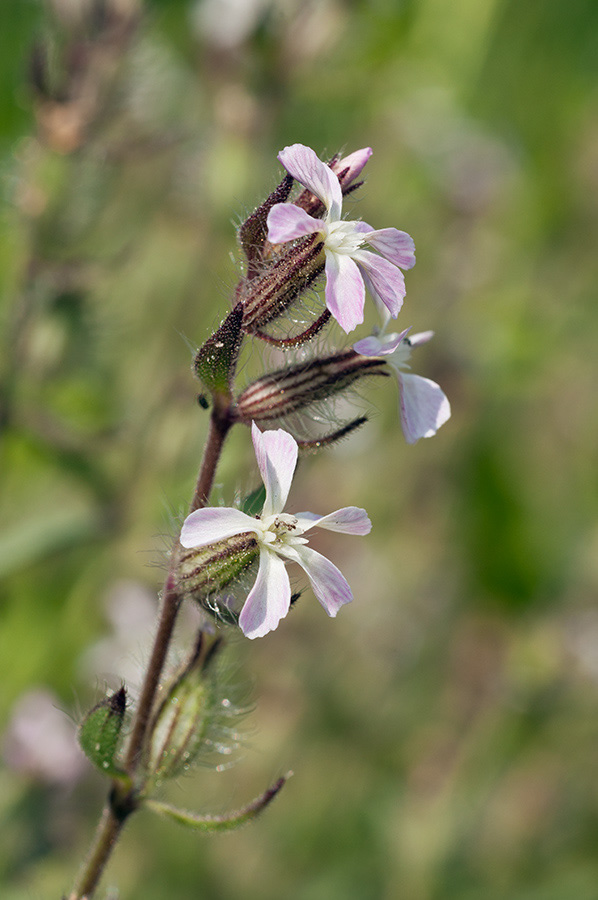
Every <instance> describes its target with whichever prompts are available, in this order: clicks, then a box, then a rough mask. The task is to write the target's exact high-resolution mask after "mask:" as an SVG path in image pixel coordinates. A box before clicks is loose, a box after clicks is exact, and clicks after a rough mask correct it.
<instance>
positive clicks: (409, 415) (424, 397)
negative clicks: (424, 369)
mask: <svg viewBox="0 0 598 900" xmlns="http://www.w3.org/2000/svg"><path fill="white" fill-rule="evenodd" d="M409 331H410V329H409V328H406V329H405V330H404V331H402V332H401V333H400V334H387V335H385V336H384V335H382V334H380V335H379V336H378V337H376V336H373V335H372V336H371V337H367V338H364V339H363V340H361V341H357V343H356V344H354V345H353V349H354V350H355V352H356V353H360V354H361V355H362V356H384V357H386V362H387V363H388V365H389V366H391V368H392V369H393V370H394V372H395V375H396V377H397V381H398V383H399V395H400V400H399V413H400V416H401V426H402V428H403V434H404V435H405V440H406V441H407V443H408V444H414V443H415V442H416V441H418V440H419V439H420V438H422V437H432V435H433V434H436V432H437V431H438V429H439V428H440V426H441V425H444V423H445V422H446V421H447V419H449V418H450V415H451V406H450V403H449V401H448V399H447V397H446V395H445V394H444V392H443V390H442V389H441V388H440V387H439V386H438V385H437V384H436V382H435V381H431V380H430V379H429V378H422V377H421V375H411V374H410V373H409V372H406V371H404V370H405V369H409V368H410V366H409V365H408V360H409V357H410V356H411V350H412V349H413V347H419V345H420V344H425V343H426V342H427V341H429V340H430V338H432V337H433V336H434V332H433V331H422V332H421V333H420V334H414V335H413V336H412V337H407V335H408V333H409Z"/></svg>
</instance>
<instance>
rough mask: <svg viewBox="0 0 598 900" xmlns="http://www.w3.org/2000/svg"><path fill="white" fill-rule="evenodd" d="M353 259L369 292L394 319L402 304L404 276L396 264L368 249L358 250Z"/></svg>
mask: <svg viewBox="0 0 598 900" xmlns="http://www.w3.org/2000/svg"><path fill="white" fill-rule="evenodd" d="M353 259H354V260H355V262H356V263H357V265H358V266H359V269H360V271H361V274H362V275H363V279H364V281H365V283H366V285H367V287H368V290H369V292H370V293H371V294H372V296H373V297H374V298H375V299H378V300H379V301H381V302H382V303H383V304H384V306H385V307H386V308H387V309H388V311H389V313H390V315H391V316H392V318H393V319H395V318H396V317H397V316H398V314H399V312H400V310H401V306H402V305H403V298H404V296H405V278H404V277H403V273H402V272H401V270H400V269H399V268H397V266H395V265H393V264H392V263H391V262H388V260H387V259H384V258H383V257H382V256H378V255H377V254H376V253H371V252H370V251H369V250H358V251H357V252H356V253H354V254H353Z"/></svg>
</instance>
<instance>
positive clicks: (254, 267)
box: [69, 144, 450, 900]
mask: <svg viewBox="0 0 598 900" xmlns="http://www.w3.org/2000/svg"><path fill="white" fill-rule="evenodd" d="M370 156H371V150H370V149H369V148H366V149H363V150H359V151H357V152H355V153H352V154H350V155H349V156H347V157H344V158H342V157H335V158H334V159H332V160H331V161H330V162H329V163H328V164H326V163H324V162H322V161H321V160H320V159H319V158H318V157H317V155H316V154H315V152H314V151H313V150H311V149H310V148H308V147H304V146H303V145H301V144H294V145H292V146H290V147H286V148H285V149H284V150H282V151H281V153H280V154H279V160H280V162H281V163H282V165H283V166H284V168H285V170H286V174H285V175H284V177H283V179H282V181H281V183H280V184H279V185H278V187H277V188H276V189H275V190H274V191H273V192H272V193H271V194H270V196H269V197H268V198H266V200H265V201H264V202H263V203H262V204H261V205H260V206H259V207H258V208H257V209H256V210H255V211H254V212H253V213H252V214H251V215H250V216H249V217H248V218H247V220H246V221H245V222H244V223H243V224H242V225H241V227H240V229H239V235H238V237H239V243H240V246H241V249H242V252H243V254H244V271H243V273H242V276H241V278H240V280H239V282H238V285H237V287H236V289H235V292H234V296H233V299H232V303H231V308H230V311H229V312H228V313H227V314H226V315H225V317H224V319H223V321H222V324H221V325H220V326H219V328H217V329H216V331H215V332H214V333H213V334H212V335H211V336H210V337H209V338H208V339H207V340H206V341H205V343H204V344H203V345H202V346H201V347H200V348H199V350H198V351H197V353H196V354H195V357H194V361H193V369H194V372H195V375H196V376H197V378H198V379H199V382H200V384H201V394H200V397H201V405H202V406H203V407H204V408H209V409H210V421H209V429H208V434H207V438H206V444H205V449H204V453H203V459H202V461H201V464H200V468H199V475H198V478H197V483H196V486H195V491H194V494H193V497H192V499H191V503H190V508H189V512H188V515H187V516H186V517H185V518H184V521H182V522H181V523H180V528H179V529H178V532H177V534H176V536H174V537H173V541H172V548H171V552H170V557H169V565H168V573H167V576H166V581H165V584H164V588H163V591H162V594H161V611H160V618H159V622H158V626H157V630H156V637H155V641H154V645H153V649H152V652H151V655H150V659H149V663H148V666H147V670H146V672H145V676H144V681H143V685H142V688H141V692H140V695H139V699H138V700H137V702H136V704H134V707H133V708H130V706H131V703H130V701H129V695H128V693H127V690H126V687H125V686H123V687H122V688H121V689H120V690H118V691H117V692H115V693H114V694H111V695H110V696H108V697H106V698H104V699H103V700H101V701H100V702H99V703H98V704H97V705H96V706H95V707H94V708H93V709H92V710H91V711H90V712H89V713H88V714H87V715H86V716H85V717H84V719H83V721H82V723H81V725H80V728H79V739H80V744H81V746H82V748H83V749H84V751H85V752H86V754H87V756H88V757H89V759H90V760H91V761H92V763H94V764H95V766H96V767H97V768H98V769H99V770H100V771H101V772H103V773H104V774H105V775H107V776H108V777H109V779H110V781H111V788H110V792H109V795H108V800H107V802H106V806H105V809H104V812H103V815H102V817H101V820H100V823H99V825H98V828H97V832H96V836H95V838H94V841H93V844H92V847H91V849H90V852H89V855H88V857H87V859H86V861H85V862H84V864H83V866H82V868H81V871H80V873H79V875H78V877H77V880H76V882H75V885H74V887H73V889H72V892H71V894H70V895H69V900H82V898H84V897H91V896H93V894H94V892H95V890H96V888H97V885H98V882H99V880H100V877H101V875H102V872H103V871H104V868H105V866H106V863H107V861H108V858H109V856H110V853H111V851H112V849H113V847H114V845H115V843H116V841H117V840H118V838H119V836H120V833H121V831H122V828H123V825H124V824H125V822H126V821H127V820H128V818H129V816H130V815H131V814H132V813H133V812H135V811H137V810H139V809H141V808H145V809H149V810H152V811H154V812H157V813H159V814H161V815H164V816H167V817H169V818H172V819H174V820H175V821H177V822H179V823H181V824H184V825H186V826H188V827H189V828H193V829H196V830H198V831H201V832H206V833H209V832H212V831H222V830H228V829H231V828H234V827H236V826H237V825H240V824H243V823H244V822H247V821H249V820H250V819H252V818H254V817H255V816H256V815H258V814H259V813H260V812H261V811H262V810H263V809H264V808H265V807H266V806H267V805H268V804H269V802H270V801H271V800H272V799H273V797H274V796H275V795H276V794H277V793H278V791H279V790H280V788H281V787H282V786H283V784H284V782H285V778H281V779H280V780H279V781H278V782H277V783H276V784H274V785H272V786H271V787H270V788H269V789H268V790H266V791H265V792H264V793H263V794H262V795H261V796H260V797H257V798H256V799H255V800H253V801H251V802H250V803H248V804H247V806H245V807H244V808H243V809H241V810H238V811H235V812H232V813H230V814H228V815H224V816H200V815H198V814H197V813H195V812H189V811H186V810H181V809H176V808H174V807H171V806H168V805H167V804H164V803H162V801H161V800H160V799H159V798H158V796H157V793H159V790H160V787H161V786H162V785H163V784H164V782H167V781H168V780H169V779H171V778H174V777H177V776H178V775H180V773H181V772H183V771H186V770H187V769H188V768H189V767H190V766H191V765H193V764H194V763H195V762H197V761H200V760H201V759H202V757H203V756H205V754H206V753H208V752H209V751H210V748H213V747H214V744H215V737H214V736H215V735H216V734H217V733H218V731H219V729H220V731H222V729H226V728H227V727H228V726H227V723H226V722H223V721H221V720H222V715H223V709H225V708H226V705H227V704H226V703H224V702H223V693H222V688H221V674H220V669H219V666H218V657H219V651H220V649H221V647H222V645H223V643H224V641H225V639H226V635H227V632H228V631H230V630H236V631H240V632H241V633H242V634H243V635H244V636H245V637H247V638H251V639H255V638H260V637H264V636H266V635H271V632H273V631H274V630H275V629H276V628H277V627H279V626H280V624H281V622H282V621H283V620H284V618H285V616H286V615H287V613H288V611H289V609H290V607H291V605H292V604H293V602H294V600H296V599H297V597H296V595H295V596H292V593H291V583H290V580H289V574H288V571H287V565H289V564H295V565H297V566H298V567H300V569H302V570H303V572H304V574H305V575H306V576H307V581H308V582H309V585H310V587H311V590H312V591H313V594H314V595H315V597H316V598H317V599H318V601H319V602H320V604H321V605H322V606H323V608H324V610H325V612H326V613H327V614H328V615H329V616H336V615H337V613H339V611H340V610H341V609H342V607H343V606H344V605H345V604H347V603H349V602H350V601H351V600H353V594H352V592H351V588H350V586H349V584H348V582H347V580H346V579H345V577H344V576H343V575H342V573H341V572H340V571H339V569H338V568H337V567H336V565H335V564H334V562H332V561H331V560H328V559H327V558H326V557H325V556H323V555H322V554H321V553H319V552H318V550H317V549H316V547H317V536H316V535H317V529H328V530H330V531H336V532H340V533H343V534H346V535H349V536H365V535H367V534H368V533H369V531H370V529H371V527H372V523H371V522H370V519H369V518H368V515H367V513H366V511H365V510H363V509H360V508H358V507H355V506H350V505H348V506H340V504H339V508H338V509H336V511H334V512H330V513H327V514H326V513H322V511H318V512H293V511H292V509H293V507H292V504H291V503H290V499H289V498H292V491H291V482H292V479H293V476H294V473H295V469H296V466H297V462H298V458H299V455H300V454H301V453H305V452H307V451H317V450H321V449H325V448H326V447H328V446H329V445H330V444H332V443H334V442H335V441H337V440H338V439H340V438H341V437H344V436H345V435H347V434H349V433H351V432H352V431H354V430H355V429H356V428H358V427H360V426H362V425H363V424H364V423H365V421H366V417H365V416H360V417H359V418H356V419H353V420H349V421H346V422H343V423H338V422H335V423H332V422H331V423H330V424H329V425H328V427H326V428H325V429H324V432H323V433H322V429H321V427H320V432H319V433H318V434H317V436H315V428H314V434H313V435H310V436H307V437H305V434H299V432H298V431H297V430H296V428H295V426H294V424H293V423H294V422H296V417H297V415H298V414H300V415H301V418H302V422H303V423H304V425H305V422H308V423H309V422H310V421H311V419H310V417H314V425H315V411H317V416H318V419H319V420H320V421H319V425H320V426H321V404H322V402H324V403H325V402H326V401H330V400H334V398H337V397H340V396H342V395H343V394H345V393H346V391H347V390H348V389H350V388H351V386H352V385H353V384H354V383H355V382H357V381H359V380H360V379H364V378H367V377H370V376H373V375H376V376H381V377H388V376H389V375H392V374H394V375H395V376H396V377H397V378H398V381H399V389H400V395H401V422H402V426H403V431H404V433H405V437H406V440H407V441H408V442H409V443H413V442H415V441H417V440H418V439H419V438H421V437H430V436H431V435H432V434H434V433H435V432H436V431H437V429H438V428H439V427H440V426H441V425H442V424H443V423H444V422H446V420H447V419H448V417H449V415H450V408H449V405H448V400H447V399H446V397H445V395H444V394H443V392H442V390H441V389H440V387H439V386H438V385H436V384H435V383H434V382H432V381H429V380H428V379H425V378H422V377H420V376H418V375H413V374H411V373H409V372H408V371H406V368H405V367H406V366H407V359H408V356H409V353H410V350H411V348H412V347H414V346H416V345H418V344H420V343H423V342H424V341H425V340H427V339H428V338H429V337H430V336H431V334H430V333H425V334H422V335H416V336H415V337H412V338H409V337H408V331H409V329H405V330H403V331H402V332H400V333H399V334H391V335H387V336H386V337H384V335H383V332H382V333H380V334H378V335H377V336H376V335H374V336H370V337H362V338H361V339H360V340H358V341H357V342H356V343H355V344H354V345H353V347H352V348H347V347H345V348H339V349H337V350H333V351H331V350H330V349H328V350H327V351H326V352H325V353H324V352H323V350H322V341H318V342H315V341H314V338H315V337H316V335H318V334H320V333H321V332H322V331H323V330H324V329H325V328H326V326H327V324H328V323H329V321H330V319H331V317H334V318H335V319H336V320H337V322H338V323H339V325H340V326H341V327H342V329H343V330H344V331H345V332H347V333H349V332H352V331H353V330H354V329H355V328H356V327H357V326H358V325H359V324H361V322H362V321H363V310H364V303H365V297H366V292H367V293H369V294H370V295H371V297H372V299H373V301H374V302H375V304H376V306H377V307H378V308H379V310H380V312H381V314H382V318H383V324H386V322H387V320H388V319H389V318H396V317H397V316H398V314H399V312H400V310H401V306H402V303H403V298H404V296H405V280H404V276H403V270H407V269H409V268H410V267H411V266H413V265H414V263H415V255H414V244H413V240H412V239H411V237H410V236H409V235H408V234H406V233H405V232H403V231H399V230H398V229H396V228H383V229H380V230H376V229H373V228H371V227H370V226H369V225H367V224H366V223H364V222H361V221H351V220H345V219H343V218H342V201H343V197H344V196H345V195H346V194H348V193H351V192H353V191H354V190H356V189H358V188H359V187H360V186H361V184H362V182H360V181H358V179H359V178H360V176H361V173H362V171H363V169H364V167H365V165H366V163H367V162H368V160H369V158H370ZM322 279H324V280H325V288H324V301H325V307H324V308H320V309H319V310H316V311H314V312H313V314H312V318H311V321H309V322H307V323H305V324H304V325H302V326H301V327H300V328H299V329H298V328H297V325H296V324H293V321H292V316H291V315H289V313H290V312H292V307H293V306H294V305H295V304H296V303H297V302H298V301H300V299H301V298H302V297H303V296H304V294H305V292H306V291H308V290H309V291H312V289H313V288H314V287H316V286H317V285H318V283H319V282H320V281H321V280H322ZM273 329H274V330H273ZM255 341H263V342H266V343H267V344H270V345H274V346H276V347H278V348H279V349H281V350H283V351H285V350H288V349H291V348H294V347H297V346H302V345H303V346H304V348H305V349H304V350H303V351H302V357H301V359H300V360H297V359H295V360H294V361H292V362H291V363H289V364H288V365H286V366H283V367H279V368H277V369H273V370H272V371H265V372H263V373H262V374H261V375H259V376H258V377H257V378H255V379H254V380H252V381H251V382H250V383H249V384H247V383H246V384H239V380H240V379H239V373H238V368H239V367H238V362H239V355H240V352H241V349H242V347H243V346H244V345H245V344H246V343H251V342H255ZM316 343H317V346H316ZM311 347H314V348H315V349H313V350H310V348H311ZM237 425H240V426H245V428H246V429H247V439H248V447H249V438H250V437H251V441H252V443H253V452H254V454H255V459H256V466H257V470H258V471H259V475H260V476H261V481H262V485H261V486H259V487H258V488H256V490H255V492H254V493H253V494H252V495H250V496H249V497H247V498H245V499H244V500H243V501H242V503H241V504H240V505H239V506H238V507H233V506H228V507H226V506H212V505H210V496H211V492H212V487H213V484H214V478H215V474H216V470H217V466H218V462H219V460H220V457H221V454H222V452H223V448H224V445H225V441H226V438H227V436H228V434H229V432H230V430H231V429H232V428H233V426H237ZM348 501H350V498H349V497H343V498H340V503H346V502H348ZM312 539H313V543H314V545H315V546H312ZM356 602H361V601H360V598H357V601H356ZM183 603H195V604H198V605H199V607H200V608H201V610H202V624H201V626H200V628H199V633H198V635H197V636H196V639H195V642H194V646H193V650H192V652H191V654H190V656H189V659H188V660H187V661H186V662H185V663H184V664H183V665H182V666H181V667H180V668H179V669H178V670H177V671H174V672H169V671H168V665H167V659H168V654H169V648H170V647H171V644H172V636H173V629H174V626H175V622H176V620H177V616H178V613H179V611H180V609H181V606H182V604H183ZM286 627H288V626H286ZM268 639H275V638H274V637H269V638H268Z"/></svg>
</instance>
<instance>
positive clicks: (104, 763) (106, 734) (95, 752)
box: [78, 687, 126, 776]
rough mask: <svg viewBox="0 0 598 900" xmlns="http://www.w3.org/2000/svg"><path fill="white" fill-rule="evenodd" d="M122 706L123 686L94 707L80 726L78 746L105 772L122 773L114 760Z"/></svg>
mask: <svg viewBox="0 0 598 900" xmlns="http://www.w3.org/2000/svg"><path fill="white" fill-rule="evenodd" d="M125 709H126V693H125V689H124V687H122V688H120V690H118V691H116V692H115V693H114V694H111V695H110V696H109V697H106V698H105V699H104V700H101V701H100V702H99V703H98V704H97V705H96V706H94V707H93V709H91V710H90V711H89V712H88V713H87V715H86V716H85V718H84V719H83V721H82V722H81V724H80V726H79V732H78V738H79V744H80V746H81V749H82V750H83V752H84V753H85V755H86V756H87V758H88V759H89V760H90V761H91V762H92V763H93V764H94V766H96V767H97V768H98V769H99V770H100V771H101V772H104V774H106V775H111V776H118V775H120V774H122V773H121V772H120V770H119V769H118V767H117V766H116V765H115V762H114V760H115V757H116V754H117V752H118V749H119V743H120V736H121V731H122V726H123V721H124V718H125Z"/></svg>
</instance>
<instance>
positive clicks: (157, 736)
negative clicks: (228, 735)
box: [146, 642, 216, 783]
mask: <svg viewBox="0 0 598 900" xmlns="http://www.w3.org/2000/svg"><path fill="white" fill-rule="evenodd" d="M215 696H216V692H215V683H214V679H213V678H212V676H211V674H210V672H209V671H208V667H207V666H206V664H205V659H202V655H201V642H200V643H199V644H198V646H197V648H196V650H195V652H194V653H193V656H192V658H191V660H190V661H189V662H188V663H187V665H186V666H185V668H184V669H183V671H182V672H181V673H180V675H179V676H178V677H177V678H176V679H175V680H174V682H173V683H172V684H171V685H170V687H169V688H168V691H167V694H166V696H165V697H164V700H163V701H162V703H161V705H160V707H159V709H158V711H157V713H156V716H155V719H154V722H153V723H152V727H151V739H150V744H149V750H148V755H147V760H146V768H147V773H148V775H149V776H150V778H151V779H152V781H153V782H154V783H157V782H161V781H165V780H166V779H168V778H175V777H176V776H177V775H180V774H181V773H182V772H184V771H185V770H186V769H188V768H189V766H190V765H191V764H192V763H193V762H194V760H195V759H196V758H197V756H198V754H199V752H200V750H201V748H202V745H203V744H204V743H205V740H206V737H207V734H208V732H209V729H210V726H211V724H212V720H213V717H214V713H215V705H216V702H215Z"/></svg>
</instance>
